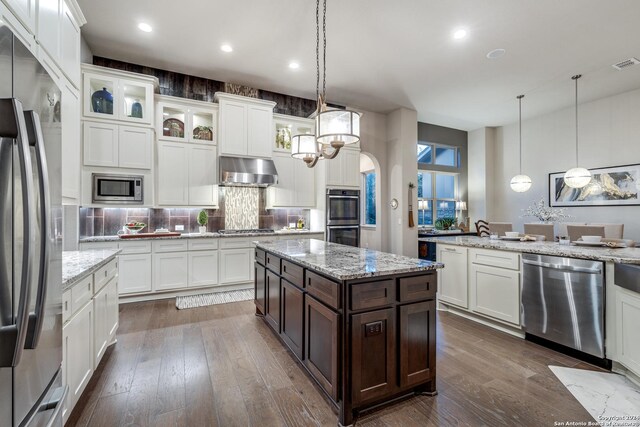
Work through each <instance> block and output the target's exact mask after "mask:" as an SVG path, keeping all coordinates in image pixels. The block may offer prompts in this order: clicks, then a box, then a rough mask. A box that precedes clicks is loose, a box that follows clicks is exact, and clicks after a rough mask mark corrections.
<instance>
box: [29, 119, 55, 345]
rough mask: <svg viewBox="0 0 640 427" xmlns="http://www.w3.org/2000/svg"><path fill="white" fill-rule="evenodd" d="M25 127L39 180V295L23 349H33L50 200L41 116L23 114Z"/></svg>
mask: <svg viewBox="0 0 640 427" xmlns="http://www.w3.org/2000/svg"><path fill="white" fill-rule="evenodd" d="M24 117H25V122H26V125H27V135H28V137H29V145H30V146H32V147H35V152H36V162H37V165H38V172H37V173H38V179H39V180H40V185H39V186H38V188H39V190H40V218H41V226H40V228H41V230H40V266H39V273H38V292H37V293H36V307H35V312H34V313H29V324H28V326H27V339H26V342H25V347H24V348H25V349H34V348H36V346H37V345H38V340H39V339H40V334H41V332H42V324H43V320H44V311H45V305H46V302H47V278H48V277H49V261H50V257H51V251H50V237H49V234H50V232H51V230H50V227H51V222H50V221H51V199H50V196H49V194H50V192H49V190H50V187H49V170H48V167H47V156H46V154H45V149H44V138H43V137H42V128H41V127H40V117H39V116H38V113H36V112H35V111H25V112H24Z"/></svg>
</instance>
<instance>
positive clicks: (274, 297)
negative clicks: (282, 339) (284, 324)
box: [265, 270, 280, 334]
mask: <svg viewBox="0 0 640 427" xmlns="http://www.w3.org/2000/svg"><path fill="white" fill-rule="evenodd" d="M265 288H266V301H265V302H266V305H267V306H266V307H265V310H266V313H265V318H266V319H267V322H268V323H269V325H270V326H271V327H272V328H273V330H274V331H276V332H277V333H278V334H279V333H280V277H279V276H278V275H276V274H275V273H273V272H272V271H271V270H266V275H265Z"/></svg>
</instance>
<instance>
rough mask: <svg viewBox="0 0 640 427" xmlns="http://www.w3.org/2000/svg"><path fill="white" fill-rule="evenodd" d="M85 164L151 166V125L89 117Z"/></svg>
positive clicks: (86, 122) (85, 125) (144, 167)
mask: <svg viewBox="0 0 640 427" xmlns="http://www.w3.org/2000/svg"><path fill="white" fill-rule="evenodd" d="M83 141H84V144H83V146H84V156H83V158H84V165H85V166H102V167H112V168H134V169H151V150H152V144H153V134H152V133H151V129H148V128H142V127H134V126H121V125H116V124H112V123H106V122H97V121H85V122H84V125H83Z"/></svg>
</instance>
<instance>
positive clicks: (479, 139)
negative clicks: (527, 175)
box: [466, 128, 496, 228]
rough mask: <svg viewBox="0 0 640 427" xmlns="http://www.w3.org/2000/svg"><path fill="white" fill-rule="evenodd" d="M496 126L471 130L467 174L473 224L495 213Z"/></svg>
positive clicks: (470, 214) (469, 213)
mask: <svg viewBox="0 0 640 427" xmlns="http://www.w3.org/2000/svg"><path fill="white" fill-rule="evenodd" d="M495 135H496V132H495V128H480V129H477V130H475V131H472V132H469V144H468V158H469V161H468V163H467V166H468V167H467V174H468V175H467V176H468V186H467V191H468V196H467V197H468V202H467V206H468V208H469V210H468V211H467V213H466V215H467V216H469V218H470V221H471V224H473V223H474V222H476V221H477V220H479V219H484V220H486V219H487V218H490V217H491V216H492V215H493V205H492V203H490V202H489V201H491V200H493V198H494V197H495V196H494V194H493V193H494V192H493V187H494V164H493V163H494V157H495ZM472 228H473V227H472Z"/></svg>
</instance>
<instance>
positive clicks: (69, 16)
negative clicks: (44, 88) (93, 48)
mask: <svg viewBox="0 0 640 427" xmlns="http://www.w3.org/2000/svg"><path fill="white" fill-rule="evenodd" d="M61 3H62V14H61V17H60V61H59V64H60V67H61V68H62V71H63V72H64V73H65V74H66V75H67V77H68V78H69V80H71V82H72V83H73V84H74V85H75V86H76V87H77V88H80V42H81V36H80V26H79V25H78V22H77V21H76V17H75V16H74V14H73V12H72V10H71V8H70V7H69V5H68V4H67V3H66V2H61Z"/></svg>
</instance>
